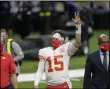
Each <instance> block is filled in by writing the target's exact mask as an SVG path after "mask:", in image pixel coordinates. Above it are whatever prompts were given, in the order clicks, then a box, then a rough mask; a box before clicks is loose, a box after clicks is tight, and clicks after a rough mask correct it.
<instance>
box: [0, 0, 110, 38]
mask: <svg viewBox="0 0 110 89" xmlns="http://www.w3.org/2000/svg"><path fill="white" fill-rule="evenodd" d="M76 11H80V15H81V19H82V24H83V27H84V29H86V28H87V29H88V28H93V27H94V26H95V24H94V23H95V22H94V19H93V15H94V14H97V13H98V14H104V13H109V12H110V10H109V3H108V2H92V1H90V2H84V1H83V2H71V1H63V2H62V1H53V2H50V1H47V2H42V1H0V17H1V21H0V28H6V29H8V30H10V29H11V30H12V31H13V33H19V34H20V36H21V38H23V39H24V38H25V37H26V36H28V35H29V34H30V33H31V32H39V33H40V34H50V33H51V32H52V31H53V30H54V29H64V30H67V28H68V27H71V25H73V23H71V19H72V17H73V16H74V12H76ZM99 20H100V19H99ZM96 22H97V21H96ZM98 23H99V22H98ZM89 31H90V30H89Z"/></svg>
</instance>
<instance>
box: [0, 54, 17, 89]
mask: <svg viewBox="0 0 110 89" xmlns="http://www.w3.org/2000/svg"><path fill="white" fill-rule="evenodd" d="M0 70H1V71H0V88H4V87H6V86H8V85H9V74H13V73H16V67H15V63H14V60H13V57H12V56H11V55H10V54H8V53H7V52H2V53H1V54H0Z"/></svg>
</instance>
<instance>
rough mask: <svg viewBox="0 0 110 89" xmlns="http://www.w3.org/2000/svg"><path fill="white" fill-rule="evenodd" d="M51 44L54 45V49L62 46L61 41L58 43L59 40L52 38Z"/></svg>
mask: <svg viewBox="0 0 110 89" xmlns="http://www.w3.org/2000/svg"><path fill="white" fill-rule="evenodd" d="M51 44H52V47H53V48H55V49H56V48H58V47H59V46H60V45H61V41H58V40H56V39H53V38H52V40H51Z"/></svg>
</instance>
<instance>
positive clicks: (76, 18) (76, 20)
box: [72, 12, 81, 25]
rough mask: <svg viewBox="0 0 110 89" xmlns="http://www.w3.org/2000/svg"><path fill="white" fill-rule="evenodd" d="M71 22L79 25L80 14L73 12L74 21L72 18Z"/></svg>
mask: <svg viewBox="0 0 110 89" xmlns="http://www.w3.org/2000/svg"><path fill="white" fill-rule="evenodd" d="M72 20H73V21H74V23H75V24H76V25H77V24H81V19H80V14H79V12H75V19H73V18H72Z"/></svg>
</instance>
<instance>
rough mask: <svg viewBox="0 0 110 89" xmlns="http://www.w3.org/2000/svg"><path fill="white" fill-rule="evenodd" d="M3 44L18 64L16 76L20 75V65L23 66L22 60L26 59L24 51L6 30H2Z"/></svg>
mask: <svg viewBox="0 0 110 89" xmlns="http://www.w3.org/2000/svg"><path fill="white" fill-rule="evenodd" d="M0 36H1V42H2V43H3V44H4V51H6V52H8V53H9V54H11V55H12V56H13V58H14V61H15V64H16V76H18V75H19V74H20V65H21V64H22V59H23V58H24V54H23V52H22V49H21V48H20V46H19V45H18V43H16V42H15V41H14V40H13V39H10V38H9V37H8V33H7V31H6V30H5V29H1V30H0ZM10 88H11V89H13V86H12V84H10Z"/></svg>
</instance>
